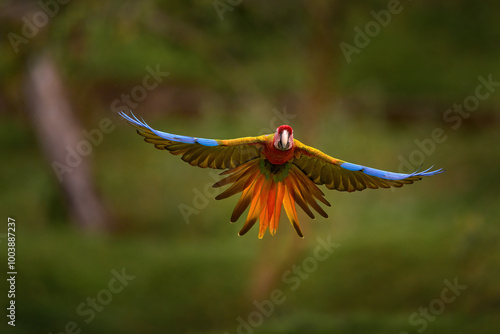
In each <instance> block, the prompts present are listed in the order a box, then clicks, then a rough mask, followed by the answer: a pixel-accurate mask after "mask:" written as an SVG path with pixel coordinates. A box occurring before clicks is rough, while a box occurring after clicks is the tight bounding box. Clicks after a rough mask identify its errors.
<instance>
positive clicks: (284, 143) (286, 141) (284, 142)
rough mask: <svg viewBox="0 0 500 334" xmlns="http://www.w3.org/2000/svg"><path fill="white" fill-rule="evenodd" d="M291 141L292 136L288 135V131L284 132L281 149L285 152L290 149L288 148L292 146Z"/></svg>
mask: <svg viewBox="0 0 500 334" xmlns="http://www.w3.org/2000/svg"><path fill="white" fill-rule="evenodd" d="M289 139H290V134H289V133H288V131H287V130H283V132H282V133H281V137H280V141H279V143H278V145H279V146H280V148H281V149H283V150H287V149H288V146H289V145H290V142H289Z"/></svg>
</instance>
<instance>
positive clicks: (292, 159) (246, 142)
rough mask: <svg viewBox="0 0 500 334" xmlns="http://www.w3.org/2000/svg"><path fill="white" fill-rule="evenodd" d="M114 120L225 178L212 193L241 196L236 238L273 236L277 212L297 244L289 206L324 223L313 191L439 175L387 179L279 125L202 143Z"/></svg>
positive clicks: (236, 211)
mask: <svg viewBox="0 0 500 334" xmlns="http://www.w3.org/2000/svg"><path fill="white" fill-rule="evenodd" d="M119 115H120V116H121V117H123V118H124V119H125V120H126V121H127V122H128V123H130V124H131V125H133V126H134V127H136V128H137V133H138V134H140V135H141V136H143V137H144V140H145V141H146V142H148V143H151V144H154V146H155V147H156V148H157V149H160V150H168V151H169V152H170V153H172V154H174V155H180V156H181V159H182V160H184V161H186V162H187V163H189V164H191V165H192V166H198V167H202V168H207V167H209V168H214V169H226V171H223V172H222V173H221V174H220V175H223V176H226V177H225V178H224V179H222V180H220V181H219V182H217V183H215V184H214V185H213V187H214V188H218V187H222V186H226V185H231V186H230V187H229V188H227V189H226V190H225V191H224V192H222V193H221V194H219V195H218V196H217V197H215V199H217V200H219V199H224V198H227V197H230V196H233V195H236V194H238V193H241V196H240V199H239V201H238V203H237V204H236V207H235V208H234V210H233V213H232V215H231V222H232V223H234V222H236V221H237V220H238V218H239V217H240V216H241V215H242V213H243V212H244V211H245V210H246V209H247V208H248V207H250V209H249V211H248V215H247V219H246V221H245V224H244V225H243V228H242V229H241V230H240V232H239V233H238V234H239V235H244V234H245V233H247V232H248V231H249V230H250V229H251V228H252V226H253V225H254V224H255V223H256V222H257V221H258V220H259V221H260V227H259V238H262V237H263V236H264V233H265V232H266V230H267V228H268V227H269V231H270V233H271V235H274V234H275V233H276V230H277V229H278V223H279V220H280V215H281V207H282V206H283V207H284V208H285V213H286V215H287V216H288V219H289V220H290V222H291V223H292V226H293V227H294V229H295V231H296V232H297V234H298V235H299V236H300V237H301V238H303V234H302V230H301V228H300V225H299V221H298V218H297V211H296V206H295V204H298V205H299V206H300V207H301V208H302V210H304V212H305V213H306V214H307V215H308V216H309V217H311V218H312V219H314V218H315V217H314V214H313V212H312V210H311V208H312V209H314V210H315V211H316V212H317V213H319V214H320V215H321V216H323V217H325V218H328V215H327V214H326V212H325V211H324V210H323V208H322V207H321V206H320V205H319V203H322V204H324V205H327V206H331V205H330V203H329V202H328V201H327V200H326V199H325V198H324V193H323V192H322V191H321V190H320V189H319V188H318V186H317V185H322V184H324V185H325V186H326V187H327V188H328V189H336V190H339V191H348V192H352V191H356V190H363V189H366V188H371V189H377V188H390V187H398V188H399V187H401V186H403V185H404V184H410V183H413V182H414V181H418V180H420V179H422V176H431V175H436V174H439V173H442V172H444V170H443V169H437V170H433V171H431V168H432V167H431V168H429V169H427V170H425V171H422V172H418V171H416V172H414V173H412V174H402V173H392V172H387V171H383V170H379V169H375V168H370V167H365V166H362V165H357V164H353V163H349V162H345V161H342V160H339V159H336V158H332V157H331V156H329V155H326V154H325V153H323V152H321V151H319V150H317V149H315V148H313V147H310V146H307V145H304V144H302V143H301V142H300V141H298V140H297V139H294V137H293V130H292V128H291V127H290V126H288V125H281V126H280V127H278V128H277V129H276V132H275V133H274V134H268V135H262V136H258V137H244V138H237V139H204V138H196V137H187V136H180V135H175V134H171V133H166V132H162V131H158V130H155V129H153V128H152V127H150V126H149V125H148V124H146V122H144V120H142V121H141V120H139V119H138V118H137V117H135V115H134V114H133V113H131V115H132V117H130V116H128V115H127V114H125V113H124V112H120V113H119Z"/></svg>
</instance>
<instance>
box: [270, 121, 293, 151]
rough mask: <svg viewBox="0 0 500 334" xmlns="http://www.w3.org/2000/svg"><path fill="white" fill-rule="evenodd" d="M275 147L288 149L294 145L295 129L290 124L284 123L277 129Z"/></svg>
mask: <svg viewBox="0 0 500 334" xmlns="http://www.w3.org/2000/svg"><path fill="white" fill-rule="evenodd" d="M274 147H276V148H277V149H278V150H281V151H287V150H289V149H291V148H292V147H293V130H292V128H291V127H290V126H288V125H282V126H280V127H279V128H277V129H276V133H275V134H274Z"/></svg>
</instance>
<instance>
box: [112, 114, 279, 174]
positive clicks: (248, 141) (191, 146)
mask: <svg viewBox="0 0 500 334" xmlns="http://www.w3.org/2000/svg"><path fill="white" fill-rule="evenodd" d="M118 114H119V115H120V116H121V117H123V118H124V119H125V120H126V121H127V122H129V123H130V124H131V125H133V126H135V127H136V128H137V133H138V134H140V135H141V136H143V137H144V140H145V141H146V142H148V143H151V144H154V146H155V147H156V148H157V149H159V150H168V151H170V153H172V154H175V155H181V157H182V160H184V161H186V162H188V163H189V164H191V165H193V166H199V167H202V168H206V167H210V168H215V169H226V168H234V167H237V166H239V165H241V164H243V163H245V162H247V161H250V160H252V159H255V158H257V157H259V156H260V151H261V149H262V147H264V145H265V141H266V139H267V138H268V137H269V135H263V136H259V137H245V138H238V139H229V140H217V139H204V138H195V137H187V136H180V135H174V134H171V133H166V132H162V131H158V130H155V129H153V128H152V127H150V126H149V125H148V124H146V122H144V120H142V121H141V120H139V119H138V118H137V117H135V115H134V114H133V113H132V112H131V115H132V117H130V116H128V115H127V114H125V113H124V112H119V113H118Z"/></svg>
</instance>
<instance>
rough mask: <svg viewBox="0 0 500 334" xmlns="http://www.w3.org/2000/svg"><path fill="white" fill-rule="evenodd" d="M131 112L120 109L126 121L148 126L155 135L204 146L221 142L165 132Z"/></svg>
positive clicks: (142, 126) (139, 125) (120, 113)
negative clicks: (126, 112) (154, 127)
mask: <svg viewBox="0 0 500 334" xmlns="http://www.w3.org/2000/svg"><path fill="white" fill-rule="evenodd" d="M130 114H131V115H132V117H133V118H132V117H130V116H128V115H127V114H125V113H124V112H123V111H120V112H119V113H118V115H120V116H121V117H123V118H124V119H125V120H126V121H128V122H130V123H133V124H135V125H136V126H138V127H141V128H146V129H148V130H149V131H151V132H153V133H154V134H155V135H157V136H158V137H160V138H163V139H166V140H170V141H175V142H178V143H185V144H195V143H198V144H200V145H203V146H218V145H219V143H218V142H217V141H216V140H214V139H205V138H196V137H188V136H181V135H174V134H171V133H167V132H163V131H158V130H155V129H153V128H152V127H150V126H149V125H148V124H147V123H146V122H145V121H144V119H143V120H142V121H141V120H139V119H138V118H137V117H136V116H135V115H134V113H133V112H132V111H130Z"/></svg>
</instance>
